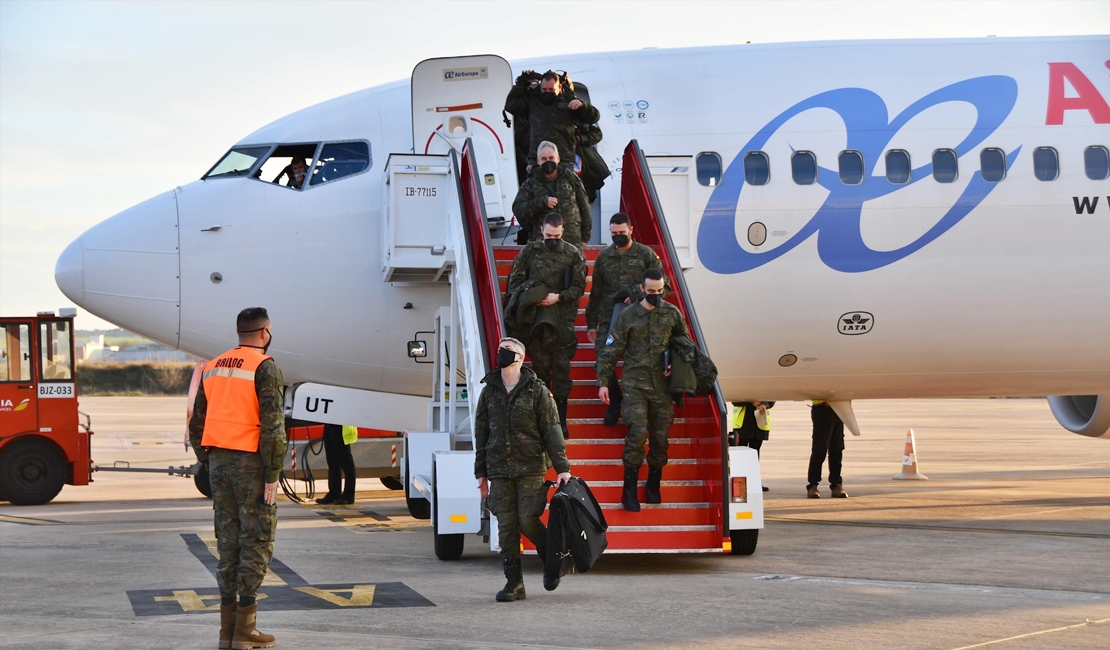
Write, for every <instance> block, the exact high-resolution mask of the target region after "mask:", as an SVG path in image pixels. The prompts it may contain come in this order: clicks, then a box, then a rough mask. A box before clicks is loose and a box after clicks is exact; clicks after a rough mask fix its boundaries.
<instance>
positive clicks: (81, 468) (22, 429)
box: [0, 309, 92, 505]
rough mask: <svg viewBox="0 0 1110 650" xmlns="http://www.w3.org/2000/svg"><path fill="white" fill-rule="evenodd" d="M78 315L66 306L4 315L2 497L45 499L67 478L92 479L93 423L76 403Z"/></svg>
mask: <svg viewBox="0 0 1110 650" xmlns="http://www.w3.org/2000/svg"><path fill="white" fill-rule="evenodd" d="M74 316H76V310H75V309H62V310H59V313H58V315H57V316H55V315H54V312H39V313H38V314H36V315H35V316H28V317H24V318H15V317H0V499H2V500H5V501H10V502H11V503H13V504H16V505H39V504H43V503H47V502H49V501H50V500H51V499H53V498H54V497H56V496H57V495H58V493H59V492H60V491H61V490H62V486H63V485H65V484H69V485H88V484H89V483H90V482H91V481H92V478H91V473H92V459H91V458H90V451H89V436H91V435H92V431H91V430H90V427H91V423H90V421H89V417H88V416H87V415H84V416H83V415H82V414H81V413H80V412H79V411H78V410H77V376H76V368H75V366H74V347H73V338H74V337H73V318H74ZM82 417H83V418H84V422H82V421H81V419H82Z"/></svg>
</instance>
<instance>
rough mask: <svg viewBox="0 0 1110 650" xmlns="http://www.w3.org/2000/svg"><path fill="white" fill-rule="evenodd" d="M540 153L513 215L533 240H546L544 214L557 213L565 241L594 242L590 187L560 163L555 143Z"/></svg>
mask: <svg viewBox="0 0 1110 650" xmlns="http://www.w3.org/2000/svg"><path fill="white" fill-rule="evenodd" d="M536 153H537V155H538V156H539V159H538V160H539V164H537V165H534V166H533V167H532V175H531V176H529V177H528V180H526V181H524V184H523V185H521V186H520V190H519V191H517V193H516V198H515V199H513V214H514V215H516V219H517V221H518V222H519V223H520V227H521V229H523V230H526V231H528V233H529V236H528V239H529V241H539V240H541V239H543V236H542V234H543V233H542V231H541V229H542V227H543V225H542V223H541V222H542V220H543V218H544V216H545V215H547V214H548V213H550V212H553V211H554V212H557V213H559V215H560V216H561V217H562V218H563V227H564V228H565V229H566V230H565V232H564V234H563V241H566V242H569V243H571V244H574V245H575V246H578V247H579V248H582V247H584V246H585V245H586V243H587V242H589V241H590V233H591V232H592V231H593V227H594V220H593V212H591V211H590V201H589V199H588V198H586V188H585V187H583V186H582V181H581V179H579V178H578V175H577V174H575V173H574V170H573V169H572V168H571V167H570V166H569V165H560V164H559V160H560V159H559V151H558V149H556V147H555V145H554V144H552V143H550V142H544V143H541V144H540V147H539V149H538V151H537V152H536ZM572 159H573V157H572Z"/></svg>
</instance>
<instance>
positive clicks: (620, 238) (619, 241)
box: [613, 235, 628, 248]
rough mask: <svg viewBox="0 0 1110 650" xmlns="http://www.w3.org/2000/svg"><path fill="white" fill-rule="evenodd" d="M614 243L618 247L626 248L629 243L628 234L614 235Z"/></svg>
mask: <svg viewBox="0 0 1110 650" xmlns="http://www.w3.org/2000/svg"><path fill="white" fill-rule="evenodd" d="M613 243H614V244H616V246H617V248H624V247H625V246H627V245H628V235H613Z"/></svg>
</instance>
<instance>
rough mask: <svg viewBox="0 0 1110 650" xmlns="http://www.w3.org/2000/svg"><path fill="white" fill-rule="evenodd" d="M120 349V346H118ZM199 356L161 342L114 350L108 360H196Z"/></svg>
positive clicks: (117, 361)
mask: <svg viewBox="0 0 1110 650" xmlns="http://www.w3.org/2000/svg"><path fill="white" fill-rule="evenodd" d="M117 350H118V348H117ZM196 360H197V358H196V357H194V356H192V355H189V354H186V353H184V352H182V351H181V350H175V349H173V348H171V347H168V346H165V345H162V344H161V343H140V344H138V345H132V346H131V347H129V348H125V349H123V350H119V351H118V352H117V351H113V352H112V353H111V356H110V357H109V358H108V361H111V362H113V363H142V362H151V361H154V362H167V361H196Z"/></svg>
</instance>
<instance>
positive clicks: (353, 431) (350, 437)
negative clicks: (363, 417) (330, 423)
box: [343, 424, 358, 445]
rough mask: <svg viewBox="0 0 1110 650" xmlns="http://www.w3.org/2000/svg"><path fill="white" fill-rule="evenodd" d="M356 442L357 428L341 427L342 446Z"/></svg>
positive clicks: (346, 425)
mask: <svg viewBox="0 0 1110 650" xmlns="http://www.w3.org/2000/svg"><path fill="white" fill-rule="evenodd" d="M357 440H358V427H353V426H351V425H349V424H344V425H343V444H345V445H353V444H354V443H355V442H356V441H357Z"/></svg>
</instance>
